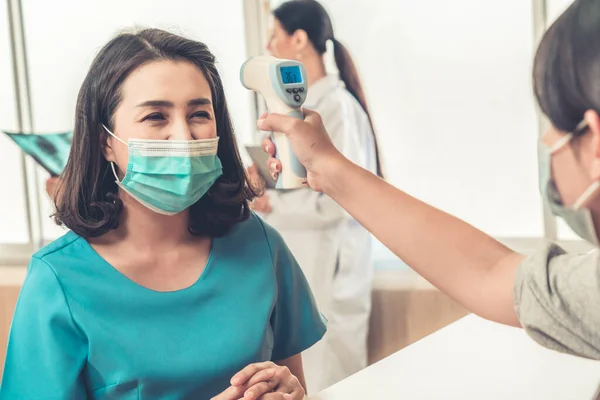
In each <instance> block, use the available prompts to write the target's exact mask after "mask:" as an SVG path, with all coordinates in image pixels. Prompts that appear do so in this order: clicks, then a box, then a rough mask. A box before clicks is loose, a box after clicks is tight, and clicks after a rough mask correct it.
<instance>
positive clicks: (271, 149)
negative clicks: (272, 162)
mask: <svg viewBox="0 0 600 400" xmlns="http://www.w3.org/2000/svg"><path fill="white" fill-rule="evenodd" d="M262 148H263V149H264V150H265V151H266V152H267V153H269V155H270V156H271V157H274V156H275V144H274V143H273V141H272V140H271V138H270V137H268V136H267V137H266V138H264V139H263V141H262Z"/></svg>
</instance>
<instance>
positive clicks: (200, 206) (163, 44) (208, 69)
mask: <svg viewBox="0 0 600 400" xmlns="http://www.w3.org/2000/svg"><path fill="white" fill-rule="evenodd" d="M157 60H171V61H187V62H190V63H192V64H194V65H195V66H196V67H198V69H199V70H200V71H202V73H203V74H204V76H205V77H206V80H207V81H208V83H209V85H210V89H211V92H212V102H213V106H214V111H215V119H216V125H217V135H218V136H219V138H220V140H219V150H218V156H219V158H220V159H221V162H222V164H223V175H222V176H221V177H220V178H219V179H218V180H217V181H216V183H215V184H214V185H213V186H212V188H211V189H210V190H209V191H208V193H207V194H206V195H205V196H203V197H202V198H201V199H200V200H199V201H198V202H197V203H196V204H194V205H193V206H192V207H191V208H190V222H189V228H188V229H189V231H190V232H191V233H192V234H194V235H197V236H210V237H218V236H223V235H225V234H226V233H227V232H228V231H229V230H230V229H231V228H232V227H233V226H234V225H235V224H238V223H240V222H243V221H245V220H247V219H248V218H249V215H250V209H249V205H248V201H249V200H251V199H252V198H254V197H255V196H257V195H258V194H259V190H258V189H257V188H255V187H254V186H253V184H252V183H251V182H250V180H249V179H248V177H247V175H246V172H245V169H244V167H243V164H242V161H241V159H240V155H239V152H238V149H237V146H236V141H235V134H234V130H233V124H232V123H231V118H230V116H229V111H228V108H227V102H226V100H225V92H224V90H223V82H222V81H221V77H220V76H219V73H218V72H217V68H216V65H215V57H214V56H213V54H212V53H211V52H210V51H209V49H208V47H207V46H206V45H205V44H203V43H200V42H196V41H193V40H189V39H186V38H184V37H181V36H177V35H174V34H171V33H168V32H165V31H162V30H158V29H145V30H142V31H140V32H138V33H122V34H119V35H118V36H117V37H115V38H114V39H112V40H111V41H110V42H109V43H108V44H107V45H106V46H104V48H102V50H100V52H99V53H98V55H97V56H96V58H95V59H94V61H93V62H92V66H91V68H90V70H89V72H88V74H87V76H86V78H85V81H84V82H83V85H82V86H81V89H80V91H79V96H78V99H77V108H76V112H75V127H74V133H73V144H72V147H71V152H70V155H69V161H68V163H67V166H66V168H65V170H64V172H63V174H62V183H61V184H60V188H59V190H58V193H57V194H56V195H55V203H56V213H55V215H54V219H55V221H56V223H57V224H59V225H64V226H66V227H67V228H69V229H71V230H72V231H73V232H75V233H77V234H78V235H80V236H83V237H98V236H101V235H104V234H105V233H107V232H109V231H110V230H112V229H115V228H117V227H118V225H119V220H120V216H121V213H122V211H123V203H122V201H121V200H120V199H119V192H118V187H117V184H116V183H115V178H114V176H113V174H112V172H109V171H110V164H109V162H108V161H106V159H105V158H104V154H103V149H104V148H105V147H106V146H107V134H106V132H105V131H104V130H103V129H102V124H105V125H106V126H107V127H109V129H111V130H113V129H114V126H113V125H114V124H113V122H114V121H113V117H114V113H115V110H116V109H117V107H118V106H119V103H120V101H121V96H122V90H121V89H122V85H123V83H124V82H125V80H126V79H127V77H128V76H129V74H131V73H132V72H133V71H134V70H136V69H137V68H139V67H140V66H142V65H144V64H147V63H150V62H153V61H157Z"/></svg>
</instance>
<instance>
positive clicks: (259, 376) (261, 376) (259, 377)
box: [246, 368, 281, 387]
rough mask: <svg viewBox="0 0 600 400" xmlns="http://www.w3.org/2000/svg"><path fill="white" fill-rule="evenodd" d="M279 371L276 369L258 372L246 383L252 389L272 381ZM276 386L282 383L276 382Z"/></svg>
mask: <svg viewBox="0 0 600 400" xmlns="http://www.w3.org/2000/svg"><path fill="white" fill-rule="evenodd" d="M276 372H277V370H276V369H275V368H267V369H263V370H262V371H258V372H257V373H256V374H254V376H253V377H252V378H250V380H249V381H248V382H247V383H246V385H247V386H248V387H252V386H254V385H256V384H257V383H260V382H266V381H271V380H273V378H274V377H275V374H276ZM275 383H276V384H281V382H278V381H275Z"/></svg>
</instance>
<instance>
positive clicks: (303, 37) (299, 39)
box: [292, 29, 310, 54]
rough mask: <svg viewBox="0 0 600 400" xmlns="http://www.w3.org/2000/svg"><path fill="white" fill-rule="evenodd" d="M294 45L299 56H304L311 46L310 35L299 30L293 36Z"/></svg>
mask: <svg viewBox="0 0 600 400" xmlns="http://www.w3.org/2000/svg"><path fill="white" fill-rule="evenodd" d="M292 44H293V46H294V51H296V53H298V54H302V53H304V52H305V51H306V49H307V48H308V46H310V40H309V39H308V34H307V33H306V31H305V30H304V29H298V30H297V31H296V32H294V34H293V35H292Z"/></svg>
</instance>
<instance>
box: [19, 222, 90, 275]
mask: <svg viewBox="0 0 600 400" xmlns="http://www.w3.org/2000/svg"><path fill="white" fill-rule="evenodd" d="M83 240H84V239H83V238H82V237H81V236H79V235H77V234H76V233H74V232H72V231H69V232H67V233H66V234H65V235H63V236H61V237H60V238H58V239H56V240H54V241H53V242H51V243H50V244H48V245H46V246H45V247H43V248H42V249H40V250H38V251H37V252H36V253H35V254H34V255H33V257H32V262H31V263H32V264H35V263H40V262H41V263H43V264H46V265H47V266H49V267H50V268H51V269H53V270H54V272H55V273H57V272H59V270H61V269H62V268H65V267H68V266H69V265H70V263H69V262H66V261H67V260H69V259H74V258H80V259H85V257H86V255H85V251H84V250H85V247H83V246H82V243H81V241H83Z"/></svg>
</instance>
